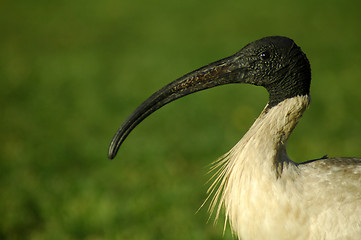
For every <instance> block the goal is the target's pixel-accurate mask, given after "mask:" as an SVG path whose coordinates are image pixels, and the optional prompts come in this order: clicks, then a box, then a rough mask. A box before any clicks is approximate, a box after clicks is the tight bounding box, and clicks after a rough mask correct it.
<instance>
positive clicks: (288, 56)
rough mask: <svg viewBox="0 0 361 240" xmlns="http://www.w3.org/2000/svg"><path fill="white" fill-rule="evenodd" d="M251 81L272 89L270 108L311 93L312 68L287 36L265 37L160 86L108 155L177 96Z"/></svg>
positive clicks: (115, 139) (116, 138)
mask: <svg viewBox="0 0 361 240" xmlns="http://www.w3.org/2000/svg"><path fill="white" fill-rule="evenodd" d="M231 83H248V84H253V85H256V86H263V87H265V88H266V89H267V91H268V92H269V102H268V105H267V107H268V108H271V107H273V106H275V105H277V104H278V103H280V102H282V101H283V100H285V99H287V98H292V97H295V96H298V95H307V94H309V89H310V83H311V69H310V64H309V62H308V60H307V57H306V55H305V54H304V53H303V52H302V51H301V49H300V47H298V46H297V45H296V44H295V43H294V41H293V40H291V39H289V38H287V37H279V36H274V37H265V38H262V39H260V40H257V41H254V42H251V43H249V44H248V45H246V46H245V47H244V48H242V49H241V50H240V51H239V52H237V53H235V54H234V55H232V56H230V57H227V58H224V59H221V60H219V61H216V62H213V63H211V64H208V65H206V66H204V67H201V68H199V69H197V70H195V71H193V72H190V73H188V74H186V75H184V76H183V77H180V78H178V79H176V80H175V81H173V82H171V83H169V84H168V85H166V86H165V87H163V88H161V89H160V90H158V91H157V92H155V93H154V94H153V95H151V96H150V97H149V98H148V99H147V100H146V101H144V102H143V103H142V104H141V105H140V106H139V107H138V108H137V109H136V110H135V111H134V112H133V113H132V114H131V115H130V116H129V117H128V119H126V120H125V122H124V123H123V125H122V126H121V127H120V128H119V129H118V131H117V132H116V134H115V135H114V137H113V139H112V141H111V144H110V147H109V151H108V157H109V158H110V159H113V158H114V157H115V155H116V154H117V152H118V150H119V147H120V145H121V144H122V143H123V141H124V140H125V139H126V137H127V136H128V134H129V133H130V132H131V131H132V130H133V129H134V128H135V127H136V126H137V125H138V124H139V123H140V122H141V121H143V120H144V119H145V118H146V117H147V116H149V115H150V114H151V113H153V112H154V111H156V110H157V109H159V108H161V107H162V106H164V105H166V104H167V103H170V102H172V101H174V100H176V99H178V98H181V97H184V96H186V95H188V94H191V93H194V92H198V91H201V90H205V89H208V88H212V87H216V86H220V85H225V84H231Z"/></svg>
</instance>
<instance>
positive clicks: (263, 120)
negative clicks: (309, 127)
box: [210, 96, 361, 240]
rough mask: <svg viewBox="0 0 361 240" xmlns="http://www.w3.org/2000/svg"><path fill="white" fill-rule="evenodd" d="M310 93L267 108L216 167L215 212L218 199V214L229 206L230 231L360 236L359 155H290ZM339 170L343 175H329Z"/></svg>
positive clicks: (265, 235)
mask: <svg viewBox="0 0 361 240" xmlns="http://www.w3.org/2000/svg"><path fill="white" fill-rule="evenodd" d="M309 99H310V98H309V96H297V97H294V98H290V99H287V100H285V101H283V102H282V103H280V104H279V105H277V106H275V107H273V108H271V109H270V110H269V111H267V107H266V108H265V110H264V111H263V112H262V113H261V115H260V116H259V118H258V119H257V120H256V121H255V123H254V124H253V125H252V127H251V128H250V129H249V131H248V132H247V133H246V134H245V135H244V137H243V138H242V139H241V140H240V141H239V142H238V143H237V144H236V145H235V146H234V147H233V148H232V150H230V151H229V152H228V153H227V154H225V155H224V157H223V158H221V159H220V160H219V161H218V162H217V163H216V165H215V168H216V169H219V171H218V172H217V174H216V175H215V176H214V178H215V179H216V183H215V184H213V185H212V186H211V188H210V194H212V193H214V198H213V200H212V203H211V210H212V211H213V210H214V208H216V207H217V206H216V204H217V202H219V203H218V207H217V215H218V214H219V212H220V208H221V206H224V207H225V210H226V218H227V219H229V222H230V224H231V226H232V229H235V231H236V233H237V235H238V236H239V238H241V239H243V240H247V239H278V240H282V239H295V240H297V239H299V240H303V239H309V240H310V239H314V240H317V239H330V240H331V239H347V237H349V239H358V237H360V236H361V207H360V206H361V186H360V184H358V183H360V182H359V181H360V176H361V159H356V158H354V159H352V160H350V159H339V161H335V159H320V160H315V161H312V162H309V163H307V164H297V163H295V162H293V161H292V160H290V159H289V157H288V156H287V153H286V142H287V139H288V137H289V136H290V134H291V132H292V130H293V129H294V128H295V126H296V124H297V122H298V120H299V118H300V117H301V116H302V113H303V112H304V110H305V109H306V108H307V106H308V104H309ZM336 162H337V163H336ZM335 163H336V164H335ZM340 163H344V164H340ZM333 165H334V166H333ZM335 171H338V172H340V173H339V174H337V175H338V176H339V179H334V177H332V176H333V175H334V174H335V173H334V172H335ZM345 171H346V172H347V174H345V173H344V174H342V172H345ZM310 176H312V177H310ZM348 178H350V179H348ZM335 180H336V181H340V182H335ZM333 184H335V185H336V186H334V185H333ZM320 189H322V191H320ZM342 193H346V196H342ZM332 196H333V197H332ZM345 198H348V199H347V200H346V199H345ZM346 202H348V204H346ZM352 216H353V217H352ZM348 217H350V218H348ZM345 232H347V233H346V235H343V234H344V233H345Z"/></svg>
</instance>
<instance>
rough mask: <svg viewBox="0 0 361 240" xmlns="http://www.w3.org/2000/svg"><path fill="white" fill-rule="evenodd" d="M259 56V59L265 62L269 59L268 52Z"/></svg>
mask: <svg viewBox="0 0 361 240" xmlns="http://www.w3.org/2000/svg"><path fill="white" fill-rule="evenodd" d="M259 56H260V57H261V59H262V60H267V59H268V58H270V56H271V54H270V53H269V52H268V51H264V52H261V54H260V55H259Z"/></svg>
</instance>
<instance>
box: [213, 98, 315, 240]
mask: <svg viewBox="0 0 361 240" xmlns="http://www.w3.org/2000/svg"><path fill="white" fill-rule="evenodd" d="M309 102H310V96H309V95H305V96H297V97H293V98H289V99H286V100H284V101H282V102H281V103H279V104H278V105H276V106H274V107H272V108H270V109H268V108H267V106H266V108H265V109H264V110H263V111H262V113H261V114H260V116H259V117H258V118H257V119H256V121H255V122H254V123H253V125H252V126H251V128H250V129H249V130H248V132H247V133H246V134H245V135H244V136H243V138H242V139H241V140H240V141H239V142H238V143H237V144H236V145H235V146H234V147H233V148H232V149H231V150H230V151H229V152H228V153H226V154H225V155H224V156H223V157H221V158H220V159H219V160H217V161H216V162H215V163H214V166H213V167H212V170H214V171H215V174H214V175H213V177H212V179H213V178H214V183H213V184H212V185H211V186H210V188H209V190H208V193H209V195H213V199H212V201H211V204H210V211H211V212H212V211H213V210H214V209H215V208H217V210H216V219H217V218H218V215H219V213H220V209H221V208H222V206H225V209H226V220H227V219H229V221H230V224H231V226H232V228H233V230H234V231H235V232H237V233H238V234H239V236H240V231H242V230H241V229H242V227H246V228H247V225H243V224H245V222H249V221H253V220H257V219H252V217H251V216H248V214H247V212H248V209H247V208H252V206H253V207H257V201H260V204H263V201H265V200H260V199H259V198H264V197H267V194H264V193H262V191H268V190H271V189H272V188H274V186H272V184H274V183H275V182H277V181H276V180H275V179H278V178H282V177H284V176H282V173H283V169H284V168H289V167H290V166H292V167H294V164H293V162H292V161H291V160H290V159H289V158H288V156H287V153H286V146H285V145H286V142H287V139H288V137H289V136H290V134H291V132H292V130H293V129H294V128H295V126H296V124H297V122H298V120H299V119H300V117H301V116H302V114H303V112H304V111H305V109H306V108H307V107H308V105H309ZM295 171H296V170H295ZM287 174H289V172H288V173H287ZM291 175H292V174H291ZM288 177H289V176H288ZM217 205H218V207H217ZM251 205H252V206H251ZM259 211H261V209H259ZM242 218H245V219H242ZM247 218H248V219H247ZM254 224H259V223H254ZM241 225H242V226H241ZM248 227H250V226H248ZM242 235H243V234H242ZM245 239H246V238H245Z"/></svg>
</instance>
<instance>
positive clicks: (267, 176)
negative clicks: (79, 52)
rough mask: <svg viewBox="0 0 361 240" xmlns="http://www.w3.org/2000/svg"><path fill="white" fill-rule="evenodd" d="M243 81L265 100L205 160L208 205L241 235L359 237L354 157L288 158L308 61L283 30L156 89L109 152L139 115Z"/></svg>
mask: <svg viewBox="0 0 361 240" xmlns="http://www.w3.org/2000/svg"><path fill="white" fill-rule="evenodd" d="M239 83H248V84H253V85H256V86H262V87H264V88H265V89H266V90H267V91H268V93H269V99H268V103H267V104H266V106H265V108H264V109H263V111H262V112H261V114H260V115H259V117H258V118H257V119H256V120H255V122H254V123H253V125H252V126H251V127H250V129H249V130H248V131H247V132H246V134H245V135H244V136H243V137H242V139H241V140H240V141H239V142H238V143H237V144H236V145H235V146H234V147H233V148H232V149H231V150H230V151H229V152H228V153H226V154H225V155H223V156H222V157H221V158H220V159H219V160H217V161H216V162H215V163H214V164H213V171H214V175H213V177H212V179H213V181H214V182H213V184H211V186H210V188H209V192H208V194H209V196H210V197H208V198H209V200H210V204H209V206H210V211H214V212H215V214H216V218H217V217H218V215H219V214H220V212H222V211H221V209H224V214H225V219H226V221H227V222H229V224H230V226H231V229H232V231H233V233H234V234H235V235H236V236H237V237H238V238H239V239H243V240H248V239H251V240H252V239H268V240H270V239H271V240H272V239H277V240H282V239H292V240H303V239H307V240H310V239H311V240H312V239H314V240H320V239H325V240H333V239H335V240H336V239H355V240H356V239H361V158H329V157H327V156H325V157H322V158H320V159H316V160H309V161H305V162H303V163H296V162H294V161H292V160H291V159H290V158H289V157H288V155H287V151H286V143H287V140H288V138H289V136H290V135H291V133H292V131H293V129H294V128H295V127H296V125H297V123H298V121H299V119H300V118H301V117H302V114H303V112H304V111H305V110H306V109H307V107H308V106H309V104H310V83H311V68H310V64H309V61H308V59H307V57H306V55H305V54H304V53H303V51H302V50H301V48H300V47H299V46H298V45H296V43H295V42H294V41H293V40H292V39H290V38H287V37H281V36H271V37H265V38H262V39H259V40H257V41H254V42H251V43H249V44H248V45H246V46H245V47H244V48H242V49H241V50H240V51H239V52H237V53H235V54H234V55H232V56H230V57H226V58H224V59H221V60H219V61H216V62H213V63H211V64H208V65H206V66H204V67H201V68H199V69H197V70H195V71H192V72H190V73H188V74H186V75H184V76H183V77H180V78H178V79H176V80H175V81H173V82H171V83H170V84H168V85H166V86H165V87H163V88H161V89H160V90H158V91H157V92H155V93H154V94H153V95H151V96H150V97H149V98H148V99H147V100H146V101H144V102H143V103H142V104H141V105H140V106H139V107H138V108H137V109H135V111H134V112H133V113H132V114H131V115H130V116H129V117H128V118H127V119H126V120H125V122H124V123H123V125H121V127H120V128H119V130H118V131H117V132H116V134H115V136H114V138H113V139H112V141H111V144H110V147H109V152H108V157H109V158H110V159H113V158H114V157H115V155H116V154H117V152H118V150H119V147H120V145H121V144H122V143H123V142H124V140H125V139H126V137H127V136H128V134H129V133H130V132H131V131H132V130H133V129H134V128H135V127H136V126H137V125H138V124H139V123H140V122H141V121H142V120H144V119H145V118H146V117H147V116H149V115H150V114H151V113H153V112H154V111H156V110H157V109H159V108H161V107H162V106H164V105H165V104H167V103H170V102H172V101H174V100H176V99H178V98H181V97H183V96H186V95H188V94H191V93H194V92H197V91H201V90H204V89H208V88H212V87H216V86H220V85H224V84H239Z"/></svg>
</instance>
